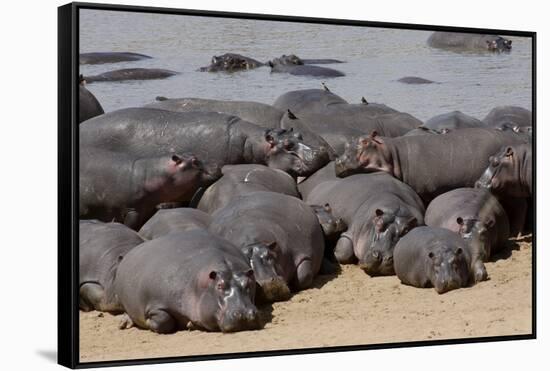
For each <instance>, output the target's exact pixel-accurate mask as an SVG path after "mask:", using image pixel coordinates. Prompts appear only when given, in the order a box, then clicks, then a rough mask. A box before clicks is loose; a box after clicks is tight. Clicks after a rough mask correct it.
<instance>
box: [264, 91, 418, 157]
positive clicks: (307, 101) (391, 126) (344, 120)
mask: <svg viewBox="0 0 550 371" xmlns="http://www.w3.org/2000/svg"><path fill="white" fill-rule="evenodd" d="M274 105H275V107H277V108H279V109H289V110H290V111H291V112H292V113H293V114H294V116H296V117H298V118H299V119H300V120H301V121H302V122H305V123H306V124H308V126H309V127H311V128H312V130H313V131H315V132H316V133H318V134H319V135H321V136H322V137H323V138H324V139H325V140H326V141H327V142H328V143H329V144H330V145H331V147H332V148H333V149H334V151H335V152H336V153H337V154H342V153H343V151H344V145H345V143H346V142H347V141H349V140H351V139H352V138H354V137H356V136H359V135H362V134H363V133H368V132H370V131H372V130H376V131H377V132H378V133H380V135H383V136H388V137H395V136H401V135H404V134H406V133H407V132H409V131H410V130H412V129H415V128H416V127H418V126H421V125H422V122H421V121H420V120H418V119H416V118H414V117H413V116H411V115H409V114H407V113H403V112H398V111H396V110H394V109H392V108H390V107H387V106H385V105H381V104H375V103H369V104H349V103H347V102H346V101H345V100H343V99H342V98H340V97H338V96H337V95H335V94H333V93H332V92H330V91H326V90H320V89H309V90H301V91H300V90H299V91H293V92H289V93H286V94H283V95H282V96H281V97H279V98H278V99H277V100H276V101H275V103H274ZM285 107H287V108H285Z"/></svg>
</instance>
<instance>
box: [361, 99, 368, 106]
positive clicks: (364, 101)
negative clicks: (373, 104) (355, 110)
mask: <svg viewBox="0 0 550 371" xmlns="http://www.w3.org/2000/svg"><path fill="white" fill-rule="evenodd" d="M361 103H363V104H364V105H367V106H368V104H369V102H368V101H367V100H366V99H365V97H361Z"/></svg>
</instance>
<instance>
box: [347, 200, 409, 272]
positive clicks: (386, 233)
mask: <svg viewBox="0 0 550 371" xmlns="http://www.w3.org/2000/svg"><path fill="white" fill-rule="evenodd" d="M417 223H418V222H417V220H416V218H415V217H414V216H412V215H410V213H408V212H407V211H405V210H401V209H398V210H397V211H383V210H382V209H376V210H375V215H374V216H373V218H372V219H371V220H370V221H369V222H367V223H365V224H364V225H363V226H362V228H360V231H359V236H358V237H357V238H356V245H355V254H356V256H357V259H358V260H359V266H360V267H361V269H363V270H364V271H365V272H366V273H367V274H368V275H370V276H379V275H392V274H394V273H395V271H394V267H393V250H394V247H395V245H396V244H397V242H398V241H399V239H400V238H401V237H403V236H404V235H405V234H407V233H408V232H409V231H410V230H411V229H413V228H414V227H416V225H417Z"/></svg>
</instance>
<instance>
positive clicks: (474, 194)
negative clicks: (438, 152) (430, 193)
mask: <svg viewBox="0 0 550 371" xmlns="http://www.w3.org/2000/svg"><path fill="white" fill-rule="evenodd" d="M424 221H425V222H426V225H427V226H430V227H441V228H446V229H449V230H451V231H453V232H455V233H458V234H459V235H460V236H461V237H462V238H463V239H464V240H465V241H466V242H468V244H469V245H470V251H471V252H472V267H473V270H474V277H475V281H476V282H479V281H484V280H486V279H487V271H486V270H485V266H484V265H483V262H486V261H487V260H488V259H489V257H491V255H492V254H493V253H495V252H497V251H499V250H500V249H501V248H502V247H504V244H505V243H506V240H507V239H508V237H509V236H510V222H509V221H508V216H507V215H506V212H505V211H504V209H503V207H502V206H501V205H500V203H499V202H498V200H497V198H496V197H495V196H493V195H492V194H491V192H489V191H488V190H486V189H479V188H457V189H454V190H452V191H450V192H447V193H444V194H442V195H440V196H438V197H436V198H435V199H434V200H433V201H432V202H430V205H428V208H427V209H426V215H425V216H424Z"/></svg>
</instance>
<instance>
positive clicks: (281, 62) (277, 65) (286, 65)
mask: <svg viewBox="0 0 550 371" xmlns="http://www.w3.org/2000/svg"><path fill="white" fill-rule="evenodd" d="M267 64H268V66H269V67H271V72H284V73H289V74H291V75H295V76H314V77H327V78H330V77H341V76H345V74H344V73H343V72H341V71H338V70H335V69H332V68H327V67H319V66H314V65H310V64H308V65H306V64H304V63H303V62H301V60H294V59H292V58H288V57H287V56H285V55H283V56H282V57H281V58H275V59H273V60H271V61H269V62H268V63H267Z"/></svg>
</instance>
